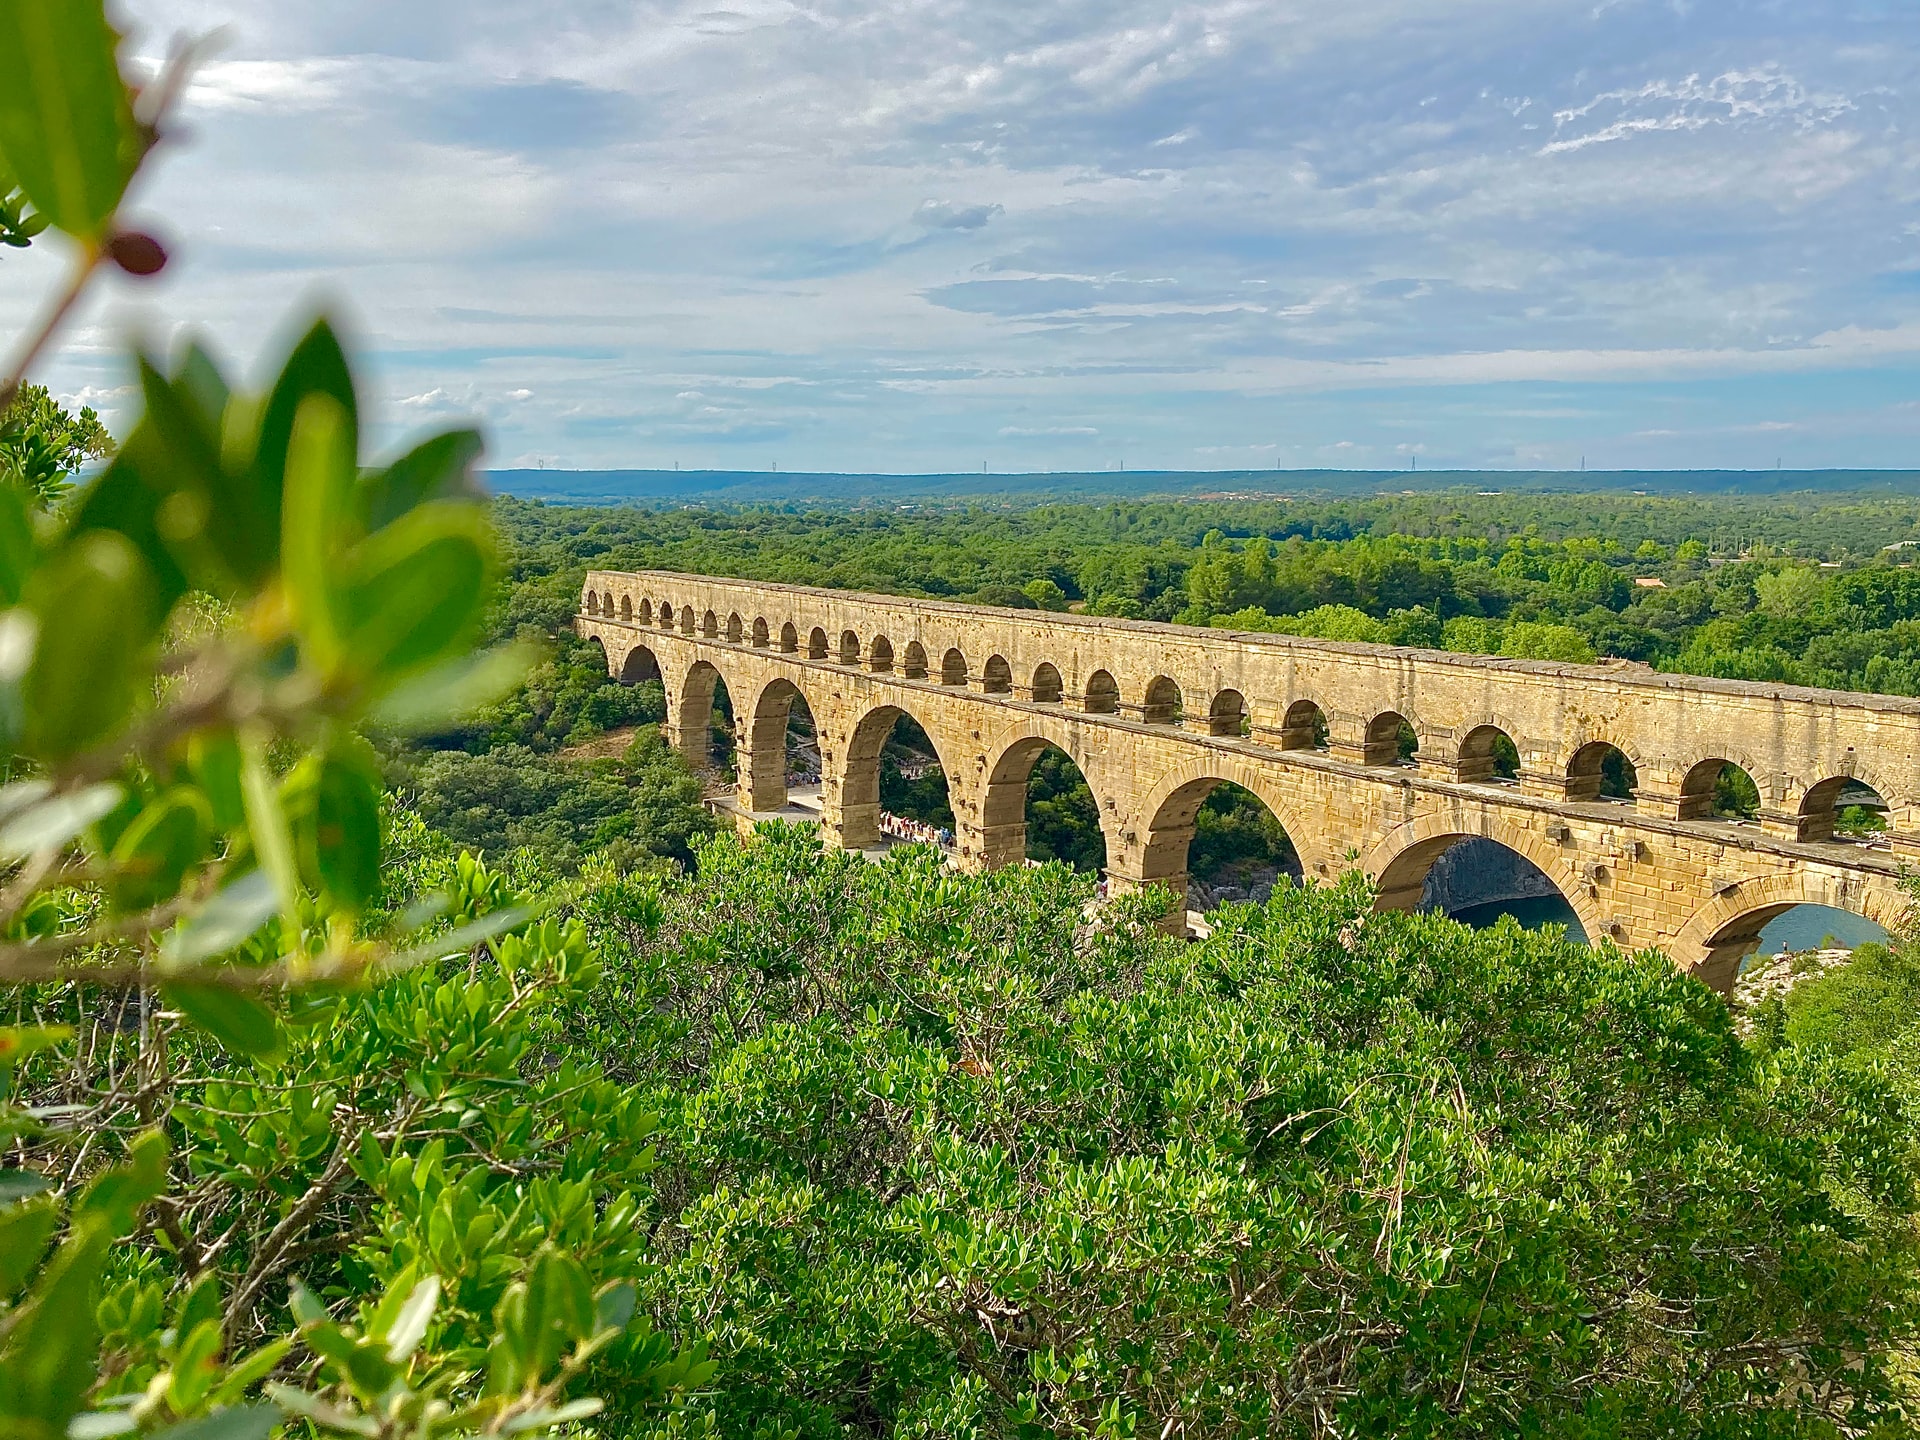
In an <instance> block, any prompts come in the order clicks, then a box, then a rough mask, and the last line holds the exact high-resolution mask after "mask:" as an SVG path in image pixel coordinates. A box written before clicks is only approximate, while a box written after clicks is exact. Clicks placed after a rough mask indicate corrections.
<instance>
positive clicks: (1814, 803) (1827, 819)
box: [1799, 775, 1888, 845]
mask: <svg viewBox="0 0 1920 1440" xmlns="http://www.w3.org/2000/svg"><path fill="white" fill-rule="evenodd" d="M1887 816H1888V810H1887V802H1886V800H1885V798H1884V797H1883V796H1882V795H1881V794H1880V792H1879V791H1878V790H1876V789H1874V788H1873V787H1872V786H1871V785H1869V784H1867V783H1866V782H1865V781H1863V780H1856V779H1854V778H1853V777H1852V776H1851V775H1836V776H1834V777H1833V778H1832V779H1829V780H1822V781H1821V782H1820V783H1819V784H1818V785H1813V786H1810V787H1809V788H1808V790H1807V793H1806V796H1805V798H1803V799H1802V800H1801V802H1800V832H1799V833H1800V838H1801V839H1802V840H1847V841H1852V842H1854V843H1855V844H1863V845H1872V844H1879V843H1882V842H1884V840H1885V838H1886V833H1887Z"/></svg>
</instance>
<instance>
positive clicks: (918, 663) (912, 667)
mask: <svg viewBox="0 0 1920 1440" xmlns="http://www.w3.org/2000/svg"><path fill="white" fill-rule="evenodd" d="M900 671H901V673H902V674H903V675H905V676H906V677H907V679H909V680H924V679H926V678H927V647H926V646H924V645H922V644H921V643H920V642H919V641H918V640H909V641H908V642H907V652H906V654H905V655H904V656H903V657H901V662H900Z"/></svg>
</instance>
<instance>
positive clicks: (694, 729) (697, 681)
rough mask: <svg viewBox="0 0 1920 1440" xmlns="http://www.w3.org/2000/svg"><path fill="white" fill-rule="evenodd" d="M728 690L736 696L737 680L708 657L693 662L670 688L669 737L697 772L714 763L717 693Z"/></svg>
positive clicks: (668, 686) (675, 679)
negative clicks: (724, 689)
mask: <svg viewBox="0 0 1920 1440" xmlns="http://www.w3.org/2000/svg"><path fill="white" fill-rule="evenodd" d="M719 685H725V686H726V687H727V695H728V697H729V698H731V697H732V696H733V693H734V689H735V681H733V680H729V679H728V678H727V676H726V675H725V674H724V673H723V672H722V671H721V669H720V667H719V666H718V665H716V664H715V663H714V662H713V661H712V660H709V659H707V658H706V657H705V656H702V657H700V658H699V659H696V660H694V661H692V663H690V664H689V665H688V666H687V667H686V669H685V670H683V671H682V672H681V673H680V674H679V675H678V676H676V677H673V679H672V682H671V683H669V684H668V685H667V717H668V721H669V726H668V735H669V738H670V739H671V740H672V741H673V744H674V745H675V746H676V747H677V748H678V749H679V751H680V753H681V754H683V755H685V756H686V757H687V760H688V761H689V762H690V763H691V764H692V765H693V767H694V768H695V769H705V768H706V767H708V766H710V765H712V764H713V745H712V737H711V729H710V727H711V724H712V717H713V696H714V690H715V688H716V687H717V686H719Z"/></svg>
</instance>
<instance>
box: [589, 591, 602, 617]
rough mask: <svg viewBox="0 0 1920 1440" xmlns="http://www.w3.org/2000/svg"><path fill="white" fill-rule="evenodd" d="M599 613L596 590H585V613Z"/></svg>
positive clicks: (598, 597) (598, 600) (598, 599)
mask: <svg viewBox="0 0 1920 1440" xmlns="http://www.w3.org/2000/svg"><path fill="white" fill-rule="evenodd" d="M599 613H600V596H599V593H598V592H597V591H593V590H589V591H587V614H589V615H598V614H599Z"/></svg>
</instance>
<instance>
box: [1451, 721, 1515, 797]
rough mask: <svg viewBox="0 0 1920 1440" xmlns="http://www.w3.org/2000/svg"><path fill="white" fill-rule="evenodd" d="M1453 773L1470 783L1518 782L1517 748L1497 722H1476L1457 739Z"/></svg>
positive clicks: (1511, 738) (1464, 781)
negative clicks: (1489, 723)
mask: <svg viewBox="0 0 1920 1440" xmlns="http://www.w3.org/2000/svg"><path fill="white" fill-rule="evenodd" d="M1456 774H1457V776H1458V778H1459V779H1460V780H1461V781H1462V782H1463V783H1465V784H1469V785H1488V784H1493V783H1495V782H1498V781H1505V782H1509V783H1511V782H1513V781H1517V780H1518V779H1519V778H1520V750H1519V747H1518V746H1516V745H1515V744H1514V743H1513V737H1512V736H1511V735H1509V734H1507V732H1506V731H1504V730H1502V729H1501V728H1500V727H1499V726H1498V725H1476V726H1475V727H1474V728H1473V729H1471V730H1469V731H1468V732H1467V735H1466V738H1465V739H1464V740H1462V741H1461V742H1460V763H1459V768H1458V770H1457V772H1456Z"/></svg>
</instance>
